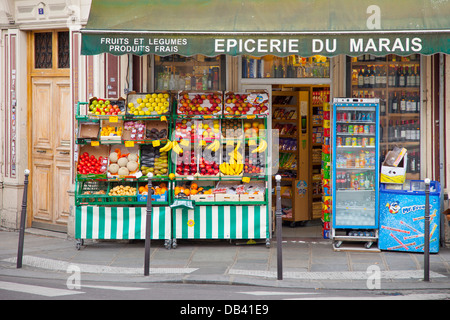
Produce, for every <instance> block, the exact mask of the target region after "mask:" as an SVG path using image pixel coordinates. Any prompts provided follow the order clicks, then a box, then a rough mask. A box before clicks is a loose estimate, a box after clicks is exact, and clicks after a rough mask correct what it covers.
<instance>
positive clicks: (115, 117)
mask: <svg viewBox="0 0 450 320" xmlns="http://www.w3.org/2000/svg"><path fill="white" fill-rule="evenodd" d="M109 122H119V117H118V116H111V117H109Z"/></svg>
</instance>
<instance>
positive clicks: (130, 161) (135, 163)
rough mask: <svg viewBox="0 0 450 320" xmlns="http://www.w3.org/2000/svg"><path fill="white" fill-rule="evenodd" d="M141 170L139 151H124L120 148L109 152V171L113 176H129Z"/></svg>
mask: <svg viewBox="0 0 450 320" xmlns="http://www.w3.org/2000/svg"><path fill="white" fill-rule="evenodd" d="M138 171H139V155H138V153H122V150H121V149H119V148H116V149H114V151H112V152H111V153H110V154H109V166H108V173H109V174H110V175H112V176H116V175H118V176H129V175H134V174H136V173H137V172H138Z"/></svg>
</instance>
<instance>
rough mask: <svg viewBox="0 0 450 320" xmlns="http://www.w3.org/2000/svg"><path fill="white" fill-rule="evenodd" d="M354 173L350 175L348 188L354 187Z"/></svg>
mask: <svg viewBox="0 0 450 320" xmlns="http://www.w3.org/2000/svg"><path fill="white" fill-rule="evenodd" d="M355 177H356V176H355V173H354V172H352V174H351V175H350V189H355Z"/></svg>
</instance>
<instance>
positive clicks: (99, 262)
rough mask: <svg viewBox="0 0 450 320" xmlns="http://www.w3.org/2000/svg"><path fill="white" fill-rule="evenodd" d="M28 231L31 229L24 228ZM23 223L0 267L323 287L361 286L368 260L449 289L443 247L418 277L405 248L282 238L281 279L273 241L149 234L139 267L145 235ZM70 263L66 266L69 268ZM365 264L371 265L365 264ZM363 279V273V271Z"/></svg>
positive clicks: (1, 243) (6, 240) (385, 285)
mask: <svg viewBox="0 0 450 320" xmlns="http://www.w3.org/2000/svg"><path fill="white" fill-rule="evenodd" d="M30 232H33V233H30ZM35 233H36V232H35V230H32V229H30V230H27V231H26V234H25V245H24V255H23V267H22V269H16V258H17V247H18V238H19V234H18V232H9V231H0V275H8V276H18V277H40V278H52V279H58V278H61V279H67V277H68V275H69V274H68V267H69V266H71V265H74V266H75V267H77V268H80V271H81V274H82V279H83V280H89V281H104V280H108V281H111V280H113V281H121V282H178V283H217V284H246V285H257V286H273V287H291V288H316V289H320V288H326V289H367V283H368V278H369V277H373V276H374V273H373V271H372V272H369V273H367V270H368V267H370V266H375V267H374V268H375V269H374V270H375V271H379V272H380V275H381V281H380V287H381V289H382V290H390V289H392V290H399V289H442V290H450V249H448V248H441V249H440V251H439V253H438V254H432V255H431V256H430V282H424V281H423V257H424V256H423V255H422V254H418V253H406V252H385V251H382V252H335V251H333V248H332V244H331V241H330V240H324V239H320V238H317V239H303V240H302V239H299V238H289V237H287V238H285V239H284V241H283V280H277V246H276V239H272V244H271V247H270V248H267V247H266V246H265V243H263V244H245V243H242V244H239V245H238V244H237V242H230V241H225V240H203V241H200V240H178V247H177V248H176V249H170V250H168V249H166V248H165V247H164V241H160V240H152V241H151V257H150V275H149V276H147V277H145V276H144V275H143V273H144V268H143V266H144V241H136V240H133V241H125V240H117V241H92V240H85V243H84V246H82V247H81V249H80V250H77V249H76V247H75V240H73V239H67V238H66V235H65V234H62V233H51V232H50V233H49V232H47V233H44V234H35ZM69 270H70V269H69ZM371 270H372V269H371ZM369 281H370V279H369Z"/></svg>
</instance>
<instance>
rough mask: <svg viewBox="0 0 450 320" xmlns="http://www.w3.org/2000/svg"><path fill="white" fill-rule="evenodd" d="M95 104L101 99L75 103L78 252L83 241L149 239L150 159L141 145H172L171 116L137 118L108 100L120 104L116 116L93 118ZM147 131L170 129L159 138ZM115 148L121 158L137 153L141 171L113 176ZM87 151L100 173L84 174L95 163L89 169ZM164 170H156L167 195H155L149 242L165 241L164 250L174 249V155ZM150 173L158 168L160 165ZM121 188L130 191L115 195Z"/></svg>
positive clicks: (155, 179)
mask: <svg viewBox="0 0 450 320" xmlns="http://www.w3.org/2000/svg"><path fill="white" fill-rule="evenodd" d="M132 94H134V93H132ZM143 95H144V96H145V95H146V94H143ZM147 95H148V94H147ZM167 95H168V94H167ZM94 100H100V99H97V98H91V99H90V101H89V103H87V102H79V103H78V105H77V116H76V119H77V121H78V130H77V140H76V142H77V145H78V149H77V154H78V157H77V158H78V161H77V169H76V170H77V176H76V190H75V206H76V207H75V239H76V240H77V242H76V248H77V249H80V248H81V245H83V244H84V240H88V239H89V240H133V239H144V238H145V220H146V203H147V195H146V194H143V192H144V189H145V187H146V186H147V182H148V180H147V177H146V172H145V170H144V167H143V165H144V164H145V162H144V161H143V160H144V158H145V156H146V155H145V154H144V153H143V149H142V146H153V147H155V148H159V149H160V148H161V147H163V146H164V145H165V144H166V143H167V142H168V137H170V132H171V122H170V116H169V115H163V114H151V115H144V116H142V115H141V116H139V115H134V114H132V113H131V112H130V110H129V108H128V107H127V105H126V104H125V101H124V100H123V99H119V100H117V101H110V102H111V103H110V105H111V106H112V105H113V104H117V105H119V109H120V110H119V112H118V114H114V115H111V114H108V115H107V114H95V112H92V110H89V107H90V106H91V105H92V104H93V103H94ZM167 118H169V119H167ZM127 123H128V125H130V126H133V124H135V123H139V125H141V129H142V130H133V131H132V130H127V128H126V125H127ZM108 126H109V127H114V129H111V130H114V133H115V135H107V133H108V132H109V131H108V130H107V127H108ZM142 126H144V127H142ZM119 128H120V129H119ZM147 128H158V129H159V131H158V133H159V132H161V130H163V129H164V130H166V131H165V134H164V136H163V135H161V136H155V135H154V133H155V132H151V130H150V129H149V131H148V132H147V130H146V129H147ZM162 128H163V129H162ZM117 150H120V152H122V153H123V154H125V152H130V153H133V154H136V162H137V163H138V168H132V169H135V170H134V172H133V171H131V170H132V169H131V167H130V170H129V171H128V172H127V174H126V175H119V174H120V173H121V172H120V171H119V172H114V174H113V173H112V172H111V170H110V168H111V167H110V165H111V164H112V160H111V159H112V158H111V154H112V153H113V152H114V151H117ZM84 153H88V154H89V156H90V157H95V158H96V160H98V163H99V164H98V166H101V167H103V168H102V169H101V171H96V172H95V173H92V172H87V171H86V170H88V169H89V167H91V166H92V164H89V166H88V165H87V163H88V162H89V161H87V160H86V159H85V158H83V154H84ZM100 159H101V160H103V163H100V162H101V160H100ZM133 160H134V159H133ZM130 161H131V160H130ZM84 163H86V164H84ZM81 167H82V168H81ZM166 167H167V168H166V170H165V171H164V173H163V172H162V171H161V172H158V175H157V176H155V177H154V178H153V181H154V185H155V184H156V185H157V186H158V185H162V184H163V183H164V184H165V185H166V186H167V191H166V192H165V193H164V194H155V195H153V196H152V199H153V210H152V215H151V217H152V218H151V219H152V223H151V225H152V231H151V235H150V236H151V239H155V240H165V247H166V248H170V247H171V238H172V234H171V231H172V222H171V218H172V215H171V210H170V207H169V205H170V194H171V193H170V191H169V190H170V189H171V183H169V178H168V175H169V167H170V157H168V158H167V166H166ZM97 169H98V168H97ZM127 170H128V169H127ZM152 170H156V166H155V168H153V169H152ZM143 174H144V175H143ZM121 186H123V189H124V190H125V188H127V193H125V192H124V193H123V194H122V193H121V192H120V191H118V192H115V190H116V189H119V188H121ZM128 190H133V191H128Z"/></svg>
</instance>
